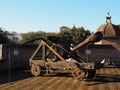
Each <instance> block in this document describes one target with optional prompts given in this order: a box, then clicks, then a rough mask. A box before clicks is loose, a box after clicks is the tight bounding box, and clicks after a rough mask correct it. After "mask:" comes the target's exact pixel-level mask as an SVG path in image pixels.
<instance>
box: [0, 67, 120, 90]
mask: <svg viewBox="0 0 120 90" xmlns="http://www.w3.org/2000/svg"><path fill="white" fill-rule="evenodd" d="M58 73H59V74H56V75H51V76H41V77H33V76H32V75H31V73H30V72H29V70H23V69H15V70H11V73H9V72H8V71H4V72H0V90H120V68H103V69H100V70H98V71H97V75H96V78H95V79H93V80H87V81H85V80H82V81H77V80H74V79H73V78H72V76H71V74H70V73H69V72H68V73H64V72H63V73H60V72H58Z"/></svg>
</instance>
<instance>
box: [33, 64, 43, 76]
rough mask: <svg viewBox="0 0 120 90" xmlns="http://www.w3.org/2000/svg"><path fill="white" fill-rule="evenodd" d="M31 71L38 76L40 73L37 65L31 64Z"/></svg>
mask: <svg viewBox="0 0 120 90" xmlns="http://www.w3.org/2000/svg"><path fill="white" fill-rule="evenodd" d="M31 73H32V74H33V75H34V76H39V75H40V73H41V68H40V66H39V65H34V64H33V65H32V66H31Z"/></svg>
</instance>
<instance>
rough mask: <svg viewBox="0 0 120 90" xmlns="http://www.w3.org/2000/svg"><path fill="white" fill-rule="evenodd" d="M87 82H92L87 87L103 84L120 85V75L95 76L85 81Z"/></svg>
mask: <svg viewBox="0 0 120 90" xmlns="http://www.w3.org/2000/svg"><path fill="white" fill-rule="evenodd" d="M86 81H87V82H94V83H92V84H87V86H91V85H98V84H105V83H114V82H115V83H120V75H113V74H103V75H97V76H96V78H95V79H91V80H86Z"/></svg>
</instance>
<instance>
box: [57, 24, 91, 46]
mask: <svg viewBox="0 0 120 90" xmlns="http://www.w3.org/2000/svg"><path fill="white" fill-rule="evenodd" d="M89 35H91V32H90V31H89V30H85V29H84V28H83V27H80V28H76V27H75V26H74V27H73V28H72V29H70V30H67V31H62V32H60V33H59V37H60V38H62V40H63V41H65V42H67V43H68V44H69V45H70V44H77V43H80V42H82V41H83V40H84V39H85V38H87V37H88V36H89Z"/></svg>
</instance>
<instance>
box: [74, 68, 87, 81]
mask: <svg viewBox="0 0 120 90" xmlns="http://www.w3.org/2000/svg"><path fill="white" fill-rule="evenodd" d="M72 76H73V78H75V79H77V80H82V79H84V78H85V72H84V71H83V70H80V69H78V70H74V71H73V72H72Z"/></svg>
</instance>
